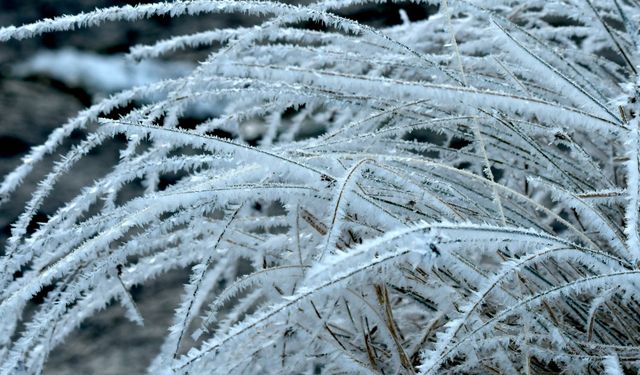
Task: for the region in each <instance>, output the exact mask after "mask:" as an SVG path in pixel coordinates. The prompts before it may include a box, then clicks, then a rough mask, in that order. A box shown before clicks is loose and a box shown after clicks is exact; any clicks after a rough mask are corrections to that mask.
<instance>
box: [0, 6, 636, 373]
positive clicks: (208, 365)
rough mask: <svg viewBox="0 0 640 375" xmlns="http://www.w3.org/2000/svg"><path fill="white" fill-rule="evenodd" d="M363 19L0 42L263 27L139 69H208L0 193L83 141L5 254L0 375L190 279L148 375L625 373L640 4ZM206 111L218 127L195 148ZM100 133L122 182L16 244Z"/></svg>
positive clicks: (107, 180)
mask: <svg viewBox="0 0 640 375" xmlns="http://www.w3.org/2000/svg"><path fill="white" fill-rule="evenodd" d="M365 3H368V1H364V0H353V1H352V0H340V1H335V0H333V1H332V0H327V1H322V0H321V1H318V2H316V3H313V4H310V5H306V6H296V5H287V4H283V3H276V2H269V1H242V0H240V1H228V0H221V1H214V0H191V1H180V0H177V1H173V2H166V3H153V4H145V5H138V6H123V7H112V8H105V9H98V10H95V11H91V12H88V13H82V14H79V15H75V16H63V17H59V18H55V19H47V20H43V21H40V22H36V23H34V24H30V25H25V26H20V27H7V28H3V29H0V40H2V41H7V40H10V39H23V38H29V37H35V36H38V35H40V34H43V33H47V32H55V31H61V30H70V29H76V28H80V27H94V26H98V25H100V24H101V23H104V22H108V21H115V20H126V21H133V20H137V19H143V18H148V17H152V16H158V15H164V16H172V17H173V16H185V15H197V14H202V13H219V14H221V16H224V14H227V13H243V14H250V15H254V16H258V17H260V22H259V23H258V25H257V26H254V27H248V28H242V27H238V28H231V29H220V30H209V31H203V32H199V33H195V34H192V35H180V36H175V37H173V38H171V39H168V40H162V41H159V42H157V43H156V44H153V45H146V46H134V47H132V48H131V50H130V53H129V57H130V58H131V59H134V60H146V59H156V58H162V57H163V56H165V55H167V54H171V55H173V56H175V55H176V54H179V53H180V51H183V50H185V49H189V48H194V47H199V48H202V47H206V46H211V53H210V55H209V57H208V58H207V59H206V61H203V62H201V63H200V64H199V65H198V66H197V68H195V69H194V70H193V71H191V72H190V73H189V74H187V75H184V76H182V77H180V78H177V79H167V80H164V81H159V82H155V83H152V84H147V85H144V86H139V87H135V88H133V89H130V90H126V91H123V92H120V93H118V94H115V95H113V96H111V97H110V98H108V99H105V100H103V101H101V102H98V103H96V104H94V105H93V106H91V107H90V108H87V109H86V110H84V111H82V112H81V113H79V114H78V115H77V117H75V118H73V119H71V120H69V122H67V123H66V124H64V125H62V126H60V127H59V128H58V129H57V130H55V131H54V132H53V133H52V134H51V136H50V137H49V139H48V140H47V141H46V143H45V144H43V145H41V146H38V147H35V148H34V149H32V150H31V152H30V153H29V154H28V155H27V156H26V157H25V158H24V159H23V163H22V165H21V166H19V167H18V168H17V169H16V170H15V171H14V172H13V173H11V174H9V175H8V176H6V177H5V179H4V181H3V182H2V185H1V186H0V197H1V198H2V201H3V202H6V201H9V200H11V199H12V198H11V197H12V193H13V192H14V191H15V190H16V189H17V188H18V187H19V186H20V183H21V181H22V180H23V179H24V178H25V176H27V174H29V173H30V171H31V170H32V168H33V167H34V165H35V164H36V163H38V162H39V161H41V160H42V159H43V157H45V155H47V154H52V153H55V152H56V150H57V147H58V146H59V145H60V144H61V143H62V142H63V141H66V139H67V138H68V137H69V135H70V134H71V133H72V132H73V131H74V130H76V129H86V130H87V131H88V136H87V137H86V138H85V139H83V140H82V141H79V142H78V143H77V144H76V146H75V147H74V148H73V149H72V150H71V151H70V152H68V153H67V154H66V155H64V156H63V157H62V158H61V159H60V160H59V162H57V163H56V164H55V165H54V166H53V168H52V170H51V171H50V173H49V174H48V175H47V176H46V178H45V179H44V180H43V181H42V182H41V184H40V185H39V186H38V188H37V190H36V191H35V193H34V194H33V196H32V198H31V200H30V201H29V202H28V203H27V204H26V205H25V208H24V213H23V214H22V215H21V216H20V217H19V218H18V219H17V221H16V223H15V225H14V227H13V230H12V235H11V238H10V239H9V240H8V243H7V245H6V248H5V250H4V255H3V257H2V259H1V261H0V316H1V317H2V319H1V320H0V373H2V374H14V373H17V372H18V371H20V373H29V374H31V373H39V372H41V371H42V368H43V363H44V362H45V360H46V359H47V355H48V353H49V352H50V351H51V350H52V348H53V347H55V346H56V345H64V343H63V341H64V339H65V337H66V336H67V335H69V333H70V332H71V331H72V330H74V329H75V328H76V327H77V326H78V325H79V324H80V323H81V322H82V321H83V319H86V318H87V317H89V316H91V315H92V314H93V313H95V312H96V311H97V310H99V309H101V308H103V307H104V306H106V305H107V304H109V303H110V302H111V301H113V300H117V301H119V302H120V303H121V304H122V305H123V306H124V307H125V308H126V311H127V312H128V313H127V314H128V317H129V318H130V319H132V320H133V321H135V322H139V323H142V322H143V319H144V316H141V314H140V313H139V312H138V310H137V308H136V304H135V302H134V301H133V299H132V297H131V295H130V293H129V288H131V287H132V286H133V285H136V284H143V283H152V282H153V279H154V278H155V277H156V276H157V275H159V274H161V273H164V272H167V271H169V270H172V269H176V268H189V267H190V272H191V276H190V279H189V282H188V284H187V285H186V286H185V288H184V289H185V290H184V293H183V296H182V299H181V302H180V304H179V306H177V307H176V313H175V317H174V319H173V323H172V325H171V327H170V329H169V332H168V334H167V336H166V339H165V341H164V343H163V345H162V347H161V349H160V350H159V353H158V354H157V357H156V358H155V360H154V361H153V362H152V363H150V364H149V370H148V371H149V373H150V374H187V373H188V374H209V373H216V374H227V373H231V374H236V373H238V374H240V373H244V374H266V373H275V374H281V373H308V374H314V373H327V374H333V373H374V374H424V375H426V374H436V373H437V374H441V373H442V374H447V373H452V374H464V373H469V374H478V373H504V374H517V373H523V374H543V373H544V374H547V373H566V374H588V373H608V374H623V373H636V372H637V371H639V369H640V362H639V361H640V356H639V355H638V353H640V344H638V340H639V337H640V335H639V333H640V317H639V315H638V311H640V301H639V299H640V293H639V291H640V289H639V283H640V268H639V264H640V238H639V232H638V210H639V204H640V197H639V194H640V190H639V188H640V176H639V171H638V163H639V159H638V152H639V151H638V150H639V148H640V135H639V134H638V131H639V130H638V125H639V124H638V122H639V119H638V117H637V115H638V113H640V107H639V104H638V99H640V98H639V97H638V96H639V91H638V90H639V89H638V69H639V68H638V62H639V61H640V55H639V54H638V52H639V50H638V44H637V43H638V40H640V39H639V36H638V23H639V22H640V2H639V1H638V0H522V1H519V0H512V1H511V0H493V1H492V0H442V1H436V0H426V1H422V2H421V4H423V5H425V6H427V5H429V6H431V8H430V9H434V10H435V11H436V13H435V14H432V15H430V16H429V17H428V18H427V19H423V20H413V21H412V20H411V19H410V18H409V17H408V16H407V13H406V12H401V15H402V20H403V22H402V24H400V25H396V26H393V27H385V28H379V27H373V26H367V25H364V24H361V23H358V22H355V21H353V20H351V19H349V18H348V17H346V16H345V15H346V14H348V13H347V12H346V11H347V10H352V9H354V8H357V7H360V6H363V4H365ZM372 3H373V1H372ZM341 15H342V16H341ZM194 106H198V107H199V108H203V107H207V106H210V107H212V108H217V113H215V115H212V116H210V117H209V118H207V119H203V120H202V121H201V122H199V123H197V124H196V125H193V124H190V126H185V123H184V121H182V120H183V119H184V118H185V113H188V111H190V108H193V107H194ZM116 108H126V111H124V112H125V113H124V114H123V115H122V116H121V117H119V118H115V119H114V118H113V116H109V114H110V113H112V112H113V111H114V109H116ZM123 136H124V137H123ZM114 138H116V139H119V138H126V143H123V147H122V151H121V153H120V159H119V161H118V162H117V163H116V164H115V165H114V166H113V168H112V169H111V171H110V172H108V173H107V174H105V175H104V176H103V177H102V178H101V179H99V180H97V181H95V182H94V183H93V184H91V185H89V186H86V188H85V189H84V190H82V192H81V193H80V194H79V195H78V196H77V197H75V198H74V199H72V200H70V201H68V202H66V203H65V204H64V205H62V206H61V207H60V208H59V209H58V211H57V212H56V213H55V215H52V216H50V217H49V218H48V220H47V221H46V222H44V223H41V224H40V226H39V227H38V228H37V230H35V231H33V233H31V232H29V231H27V227H28V225H29V223H30V222H31V221H32V217H33V216H34V214H35V213H36V212H37V210H38V209H39V207H41V206H42V204H43V203H44V202H45V201H46V200H47V199H50V193H51V192H52V191H53V188H54V186H55V185H56V182H57V181H58V180H60V179H61V178H68V177H67V175H71V176H73V173H74V170H73V167H74V165H75V164H77V163H78V162H79V161H81V160H83V159H84V157H85V156H86V155H87V154H88V153H90V152H92V150H94V149H97V148H99V147H100V145H102V144H103V143H104V142H108V141H110V140H112V139H114ZM167 175H171V176H178V177H177V178H176V179H175V182H174V183H171V184H169V185H168V186H165V185H167V184H160V181H161V179H162V177H163V176H167ZM140 181H142V183H143V185H144V186H145V190H144V192H141V193H140V194H138V195H136V196H131V195H130V194H123V193H122V192H123V191H125V189H126V188H127V187H128V186H130V185H132V184H138V183H140ZM247 269H249V270H250V272H249V273H247ZM224 283H226V287H222V285H223V284H224ZM45 287H47V288H50V289H51V291H50V292H49V293H48V294H47V295H46V300H45V303H43V304H41V305H40V306H39V307H38V308H37V309H35V311H33V312H29V314H27V313H26V312H25V307H26V306H27V305H28V303H29V301H30V299H31V298H32V297H33V296H34V295H35V294H36V293H38V292H39V291H40V290H42V289H43V288H45ZM22 319H23V320H22Z"/></svg>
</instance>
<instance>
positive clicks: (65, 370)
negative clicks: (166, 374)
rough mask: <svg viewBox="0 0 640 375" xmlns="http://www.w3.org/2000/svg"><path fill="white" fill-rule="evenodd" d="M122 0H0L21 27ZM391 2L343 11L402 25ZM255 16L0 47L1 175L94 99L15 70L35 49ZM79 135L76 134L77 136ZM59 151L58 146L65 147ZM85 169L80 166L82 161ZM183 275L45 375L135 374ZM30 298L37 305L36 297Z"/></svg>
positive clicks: (107, 314) (141, 292)
mask: <svg viewBox="0 0 640 375" xmlns="http://www.w3.org/2000/svg"><path fill="white" fill-rule="evenodd" d="M144 2H145V1H120V0H112V1H107V0H0V26H8V25H20V24H23V23H28V22H33V21H36V20H39V19H42V18H48V17H55V16H58V15H63V14H74V13H78V12H81V11H89V10H92V9H94V8H96V7H105V6H113V5H123V4H135V3H144ZM401 7H402V8H403V9H405V10H407V12H408V13H409V16H410V18H411V19H412V20H417V19H422V18H425V17H427V15H428V14H429V13H431V12H432V11H433V9H432V8H431V9H427V8H422V7H420V6H417V5H415V4H409V3H407V4H403V5H402V6H401ZM399 9H400V6H397V5H388V4H387V5H371V6H364V7H359V8H358V9H353V10H347V11H346V12H345V13H343V15H345V16H348V17H350V18H353V19H356V20H358V21H360V22H365V23H368V24H373V25H376V26H381V25H392V24H397V23H400V16H399V12H398V10H399ZM255 21H256V20H254V19H251V18H249V17H246V16H241V15H209V16H198V17H182V18H178V19H171V18H168V17H157V18H153V19H150V20H146V21H140V22H134V23H124V22H117V23H108V24H105V25H103V26H101V27H98V28H93V29H89V30H80V31H73V32H59V33H50V34H46V35H44V36H42V37H39V38H34V39H30V40H24V41H11V42H8V43H4V44H0V177H2V176H4V175H5V174H7V173H8V172H10V171H11V170H12V169H13V168H15V167H16V166H17V165H19V163H20V158H21V157H22V156H23V155H24V154H25V153H26V152H27V151H28V150H29V148H30V147H31V146H35V145H38V144H41V143H42V142H44V140H45V139H46V137H47V135H48V134H49V133H50V132H51V131H52V130H53V129H55V128H56V127H57V126H59V125H60V124H62V123H64V122H65V121H66V119H68V118H69V117H72V116H74V115H75V114H76V113H77V112H78V111H79V110H81V109H82V108H84V107H86V106H88V105H90V104H91V103H92V102H93V101H94V100H95V95H96V93H91V92H88V91H87V89H86V88H84V87H72V86H68V85H67V84H65V83H63V82H60V81H57V80H56V79H54V78H52V77H48V76H46V75H31V76H27V77H20V78H18V77H17V76H15V75H13V74H12V68H13V67H14V66H15V65H16V64H18V63H20V62H22V61H26V60H27V59H28V58H30V57H31V56H33V55H34V54H35V53H36V52H37V51H40V50H43V49H51V50H56V49H60V48H63V47H74V48H76V49H78V50H81V51H91V52H95V53H99V54H105V55H108V54H113V53H122V52H127V51H128V47H129V46H132V45H135V44H140V43H149V42H152V41H155V40H158V39H164V38H167V37H169V36H171V35H179V34H186V33H192V32H196V31H200V30H207V29H211V28H218V27H231V26H238V25H249V24H252V23H254V22H255ZM206 54H207V51H206V50H202V51H190V52H186V53H181V54H180V55H179V56H176V57H178V58H180V59H183V60H188V61H197V60H200V59H203V58H204V57H205V56H206ZM81 137H83V134H81V133H79V134H75V135H74V137H73V138H75V140H76V141H77V140H78V139H81ZM64 150H65V147H62V149H61V151H60V152H63V151H64ZM57 156H58V155H54V157H52V158H51V160H46V161H44V162H43V163H40V164H41V165H40V166H39V167H38V168H37V169H36V170H35V171H34V173H32V175H31V176H30V177H29V178H28V179H27V180H26V181H25V183H24V186H23V187H22V188H21V189H20V190H19V191H18V192H17V193H15V194H14V195H13V196H12V200H11V201H10V202H9V203H8V204H5V205H4V206H2V207H0V244H1V245H0V254H2V250H1V249H3V248H4V242H5V240H6V239H7V238H8V236H9V235H10V228H11V227H10V224H11V222H13V221H14V220H15V218H16V217H17V215H19V214H20V212H21V210H22V207H23V206H24V203H25V202H26V201H27V200H28V198H29V197H30V194H31V192H32V191H33V189H34V187H35V186H36V184H37V182H38V181H40V179H42V177H43V176H44V175H45V174H46V173H47V172H48V171H49V170H50V168H51V163H52V162H53V160H55V159H56V157H57ZM116 157H117V149H116V148H115V147H113V149H108V148H107V150H103V152H96V153H92V154H91V155H89V156H88V158H87V160H85V162H84V163H83V164H82V165H81V166H80V167H79V168H76V170H75V173H74V174H73V176H72V177H73V178H64V179H63V180H62V181H60V183H59V184H58V185H57V188H56V190H55V191H54V193H53V194H52V195H51V197H50V198H49V201H48V203H47V204H45V205H44V206H43V207H42V209H41V211H40V212H39V213H38V215H37V217H36V218H35V220H34V225H33V226H32V228H31V229H33V228H35V227H36V224H35V222H37V221H44V220H46V217H47V215H50V214H52V213H53V212H54V210H55V208H56V207H58V206H59V205H60V204H61V203H63V202H65V201H68V200H70V199H71V198H72V197H73V196H74V195H75V194H76V193H77V192H78V191H79V189H80V187H82V186H84V185H85V184H87V183H89V182H91V181H92V180H93V179H94V178H97V177H98V176H100V175H101V174H102V173H103V172H105V171H106V170H108V168H110V166H111V165H112V163H113V162H114V161H115V160H116V159H115V158H116ZM83 166H84V167H83ZM187 278H188V275H187V274H186V273H185V272H181V271H175V272H171V273H169V274H167V275H164V276H163V277H162V278H161V279H159V280H156V281H155V282H154V283H150V284H149V285H148V286H147V285H145V286H140V287H136V288H133V290H132V296H133V297H134V299H135V300H136V301H137V303H138V305H139V307H140V310H141V313H142V316H143V317H144V319H145V326H144V327H143V328H141V327H138V326H135V325H134V324H133V323H131V322H129V321H128V320H127V319H126V318H125V316H124V311H123V309H122V308H121V307H120V305H118V304H117V303H113V304H112V305H110V307H108V308H107V309H106V310H105V311H102V312H101V313H99V314H98V315H96V316H94V317H92V318H91V319H88V320H87V321H86V322H85V323H83V325H82V327H81V328H80V329H79V330H77V331H76V332H75V333H74V334H72V335H71V336H70V337H69V338H67V340H66V341H65V343H63V344H62V345H60V346H59V347H58V348H57V349H56V350H55V351H54V352H52V353H51V355H50V357H49V361H48V363H47V366H46V369H45V374H56V375H62V374H141V373H144V370H145V367H146V364H148V363H149V362H150V360H151V359H152V358H153V357H154V355H155V353H156V351H157V350H158V349H159V346H160V344H161V342H162V338H163V337H164V336H165V334H166V332H167V331H166V330H167V327H168V325H169V323H170V320H171V316H172V313H173V308H175V306H177V303H178V300H179V297H180V293H181V290H182V285H183V284H184V283H185V282H186V281H187ZM41 302H42V296H36V297H35V298H34V300H33V303H34V304H37V303H41Z"/></svg>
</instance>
